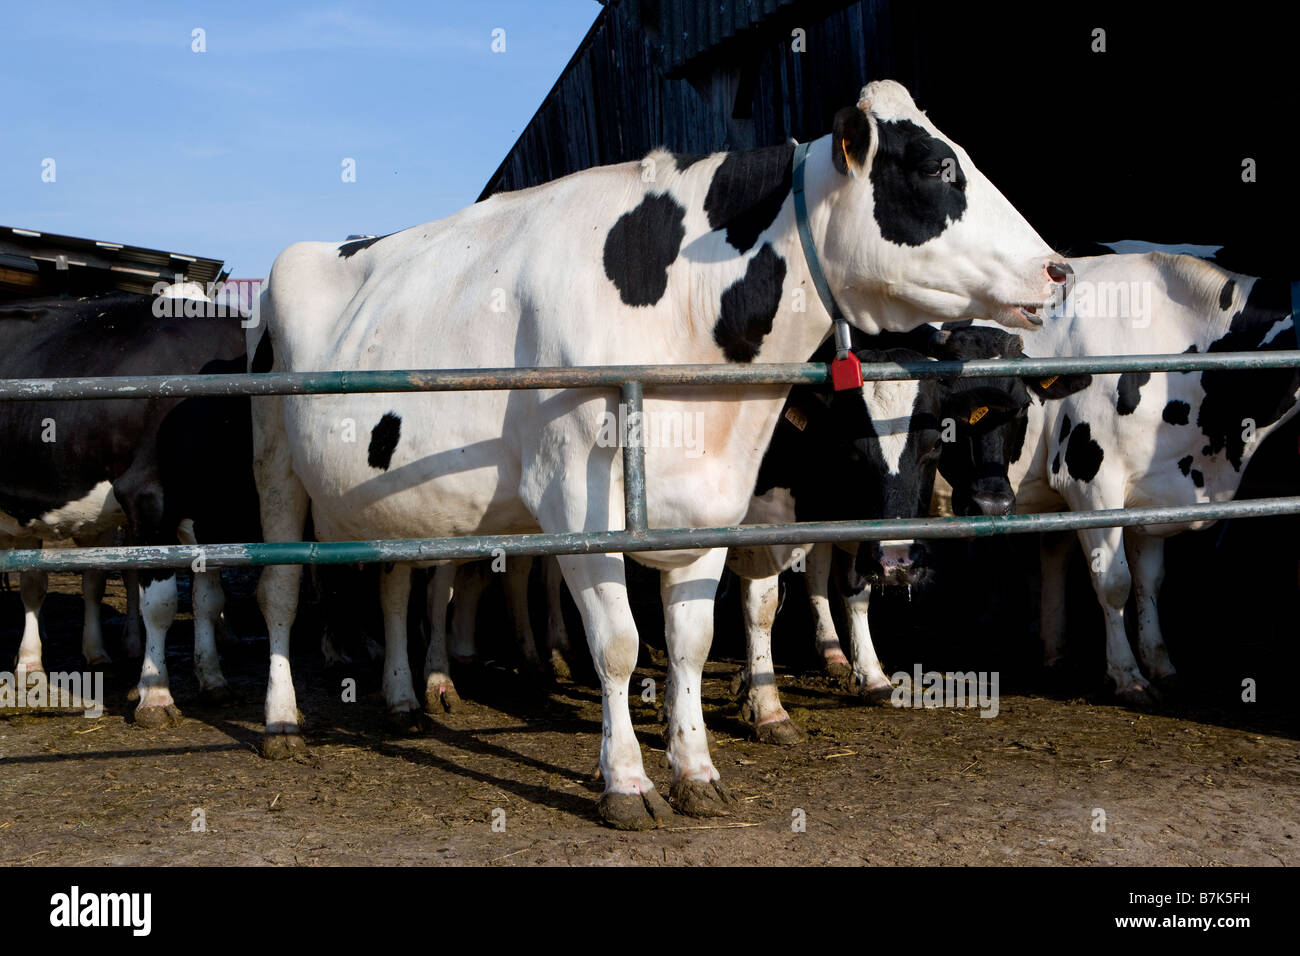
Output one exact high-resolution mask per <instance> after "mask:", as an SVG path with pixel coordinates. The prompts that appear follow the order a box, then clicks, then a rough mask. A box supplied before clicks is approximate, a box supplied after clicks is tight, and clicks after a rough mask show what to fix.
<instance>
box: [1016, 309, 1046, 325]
mask: <svg viewBox="0 0 1300 956" xmlns="http://www.w3.org/2000/svg"><path fill="white" fill-rule="evenodd" d="M1016 311H1017V312H1019V313H1020V314H1021V316H1023V317H1024V320H1025V321H1026V322H1028V323H1029V324H1030V325H1035V326H1037V325H1042V324H1043V319H1042V317H1041V316H1040V315H1039V314H1038V306H1036V305H1018V306H1016Z"/></svg>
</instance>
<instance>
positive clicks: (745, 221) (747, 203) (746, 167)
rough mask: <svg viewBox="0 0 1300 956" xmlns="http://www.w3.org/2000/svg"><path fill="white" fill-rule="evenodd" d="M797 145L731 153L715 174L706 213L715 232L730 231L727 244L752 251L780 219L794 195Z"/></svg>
mask: <svg viewBox="0 0 1300 956" xmlns="http://www.w3.org/2000/svg"><path fill="white" fill-rule="evenodd" d="M793 161H794V147H793V146H767V147H764V148H763V149H747V150H744V151H742V152H736V153H728V154H727V158H726V159H724V160H723V161H722V165H721V166H719V167H718V168H717V169H716V170H715V171H714V173H713V181H712V182H710V183H709V191H708V193H707V194H706V195H705V197H704V212H705V213H706V214H707V215H708V217H709V226H710V227H711V228H713V229H725V230H727V242H729V243H731V245H732V246H734V247H735V248H736V250H737V251H738V252H748V251H749V250H750V249H752V248H753V247H754V243H756V242H758V237H759V236H760V235H762V234H763V231H764V230H765V229H767V227H768V226H770V225H772V222H773V221H774V220H775V219H776V214H777V213H779V212H780V211H781V206H782V205H783V204H784V203H785V197H786V196H788V195H789V194H790V187H791V176H792V171H793V168H794V164H793Z"/></svg>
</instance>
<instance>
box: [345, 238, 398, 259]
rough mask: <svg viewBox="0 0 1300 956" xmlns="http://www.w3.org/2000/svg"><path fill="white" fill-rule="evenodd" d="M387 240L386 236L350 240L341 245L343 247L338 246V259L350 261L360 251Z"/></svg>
mask: <svg viewBox="0 0 1300 956" xmlns="http://www.w3.org/2000/svg"><path fill="white" fill-rule="evenodd" d="M388 235H389V236H391V235H392V233H391V232H390V233H389V234H388ZM387 238H388V236H371V237H370V238H369V239H352V240H350V241H348V242H345V243H343V245H341V246H339V258H340V259H351V258H352V257H353V256H355V255H356V254H357V253H358V252H360V251H361V250H362V249H369V248H370V247H371V246H373V245H374V244H375V243H376V242H378V241H379V240H380V239H387Z"/></svg>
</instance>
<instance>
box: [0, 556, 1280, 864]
mask: <svg viewBox="0 0 1300 956" xmlns="http://www.w3.org/2000/svg"><path fill="white" fill-rule="evenodd" d="M16 583H17V582H16V576H15V580H14V585H15V589H14V590H11V591H7V592H3V591H0V654H3V655H4V659H5V660H12V654H13V653H14V650H15V649H16V645H17V639H18V633H19V624H20V619H21V605H20V604H19V601H18V595H17V592H16ZM231 584H232V590H233V592H234V593H233V595H232V598H231V603H230V606H229V610H228V616H229V619H230V621H231V624H232V628H233V629H234V630H235V631H236V633H242V634H245V635H249V634H251V635H254V636H252V637H245V638H243V639H240V640H238V641H236V642H235V643H233V644H228V645H226V646H224V647H223V658H224V661H225V666H226V673H227V675H228V676H229V677H230V678H231V679H232V684H233V686H234V687H235V689H236V690H237V692H238V693H239V695H240V698H241V699H240V701H239V702H237V703H236V704H235V705H233V706H231V707H228V708H220V709H216V708H213V709H204V708H203V707H201V706H200V705H199V703H198V701H197V688H196V686H195V684H194V681H193V678H192V676H191V675H190V660H191V657H190V651H189V647H188V644H189V641H190V636H191V629H190V624H189V618H188V614H183V615H182V618H181V620H180V621H178V623H177V625H176V626H175V628H174V630H173V637H172V640H171V641H170V644H169V654H168V664H169V667H170V670H171V673H172V678H173V685H172V686H173V689H174V692H175V696H176V699H177V702H178V704H179V705H180V706H181V708H182V709H183V710H184V711H185V714H186V718H185V720H184V721H183V722H182V723H181V724H180V725H179V726H177V727H175V728H172V729H166V730H145V729H142V728H139V727H136V726H134V725H133V724H131V723H130V722H129V717H130V706H131V705H129V704H127V702H126V692H127V690H128V688H129V687H130V685H131V684H132V683H133V682H134V679H135V676H136V674H135V672H134V670H133V668H132V667H130V666H129V665H122V666H115V667H114V668H113V669H111V670H110V671H109V672H108V687H107V695H106V696H107V706H108V709H107V712H106V713H105V715H104V716H103V717H101V718H99V719H96V720H90V719H87V718H85V717H83V716H80V715H68V714H57V715H55V714H48V713H44V714H31V713H20V714H14V713H12V712H11V713H8V714H0V863H4V864H34V865H45V864H62V865H105V864H140V863H146V864H147V863H181V864H202V863H222V864H262V863H271V864H297V865H305V864H342V863H348V864H428V863H441V862H449V863H465V864H502V865H506V864H563V863H578V864H621V863H644V864H861V863H870V864H953V865H963V864H998V863H1014V864H1139V865H1142V864H1196V865H1204V864H1210V865H1233V864H1264V865H1274V864H1282V865H1296V864H1297V863H1300V822H1298V821H1297V807H1300V746H1298V745H1297V733H1296V724H1295V721H1294V718H1295V716H1296V708H1295V705H1294V704H1293V703H1292V702H1291V701H1290V699H1289V698H1288V699H1287V700H1286V701H1280V700H1278V699H1277V698H1278V697H1279V696H1280V695H1274V698H1275V699H1274V702H1273V703H1272V704H1269V703H1267V702H1259V703H1255V704H1243V703H1242V702H1240V700H1239V699H1238V696H1239V695H1238V694H1237V692H1236V686H1237V683H1238V682H1237V678H1236V676H1235V674H1229V675H1227V677H1226V678H1225V680H1223V681H1219V682H1218V683H1217V684H1216V683H1215V681H1213V680H1208V679H1207V678H1206V676H1205V672H1198V671H1197V670H1196V667H1195V666H1190V667H1189V668H1185V669H1184V673H1185V674H1186V673H1188V671H1189V670H1190V673H1191V675H1192V678H1193V686H1192V691H1193V693H1191V694H1190V695H1188V694H1186V693H1185V694H1184V695H1183V700H1182V701H1181V702H1174V703H1173V704H1171V706H1170V707H1169V708H1168V709H1167V710H1166V711H1165V712H1161V713H1139V712H1135V711H1130V710H1127V709H1124V708H1123V707H1121V706H1118V705H1116V704H1114V703H1112V702H1110V701H1109V700H1108V699H1107V698H1106V696H1105V694H1104V692H1103V689H1101V688H1098V687H1096V686H1094V684H1093V683H1092V682H1090V681H1088V680H1084V681H1082V682H1081V684H1080V686H1081V687H1082V693H1077V692H1076V691H1077V690H1078V688H1076V689H1073V690H1072V689H1067V690H1065V692H1063V693H1056V694H1054V695H1052V696H1046V695H1044V694H1042V693H1038V692H1036V690H1035V686H1034V682H1033V681H1032V680H1021V679H1020V678H1018V677H1017V676H1016V671H1015V668H1014V667H1011V668H1009V669H1008V670H1007V671H1005V673H1006V675H1007V676H1006V677H1005V678H1004V681H1003V689H1002V698H1001V705H1000V712H999V714H998V716H997V717H996V718H994V719H992V720H985V719H981V718H980V717H978V716H977V714H976V712H975V711H971V710H909V709H893V708H879V707H874V708H873V707H866V706H859V705H857V704H855V703H853V702H852V700H851V699H850V698H848V697H847V696H846V695H845V693H844V692H843V691H842V689H841V688H839V687H838V686H836V685H835V684H833V683H832V682H831V681H830V680H829V679H827V678H824V677H822V676H821V675H820V674H819V673H818V671H817V669H816V668H815V667H814V666H811V665H812V664H813V663H814V662H812V661H811V660H810V659H809V656H810V655H809V654H807V653H802V654H801V653H787V654H785V655H784V656H781V655H779V656H778V663H779V664H781V665H782V666H781V667H779V671H780V678H781V694H782V696H783V699H784V701H785V703H786V706H787V708H788V709H789V710H790V712H791V714H792V715H793V716H794V718H795V720H796V721H797V722H798V723H799V724H800V725H802V727H803V728H804V729H805V730H806V731H807V739H806V742H805V743H804V744H802V745H801V746H798V747H795V748H790V749H777V748H773V747H771V746H767V745H762V744H758V743H755V742H751V741H750V740H749V739H748V734H747V732H746V728H745V726H744V725H743V724H742V723H741V722H740V720H739V719H738V717H737V714H736V708H735V705H734V703H733V702H732V700H731V697H730V693H729V684H730V678H731V676H732V674H733V672H734V671H735V669H736V663H735V658H736V656H737V655H738V652H739V645H738V644H737V643H736V641H735V638H734V635H733V636H731V637H728V636H727V635H726V634H722V633H720V635H719V641H718V644H717V646H716V647H715V651H716V652H717V653H716V654H715V657H717V658H720V659H718V660H716V661H714V662H711V663H710V665H709V668H708V671H707V673H706V680H705V684H704V695H705V700H706V717H707V719H708V722H709V726H710V729H711V732H712V734H713V738H714V740H713V755H714V761H715V763H716V764H717V767H718V769H719V770H720V771H721V773H722V775H723V778H724V780H725V782H726V783H727V785H728V786H729V787H730V789H731V791H732V793H733V794H734V795H735V796H736V797H737V798H738V803H737V805H736V806H735V809H734V811H733V813H732V815H731V816H730V817H728V818H724V819H714V820H693V819H689V818H684V817H679V818H678V819H677V821H676V823H675V825H673V826H671V827H669V828H667V829H662V830H658V831H654V832H648V833H618V832H613V831H610V830H608V829H605V828H603V827H602V826H601V825H599V823H598V822H597V820H596V817H595V812H594V809H595V799H596V796H597V795H598V794H599V792H600V785H599V784H598V783H597V782H595V781H593V779H592V770H593V768H594V765H595V762H596V756H597V752H598V744H599V733H600V701H599V696H598V694H597V692H596V691H595V690H594V689H592V688H591V687H590V686H587V685H585V684H584V683H583V682H582V681H581V680H579V681H566V682H561V683H559V684H558V685H557V686H555V687H554V688H553V689H552V690H551V691H550V693H549V694H548V693H539V692H537V691H536V690H535V689H532V688H530V686H529V685H528V684H527V683H526V682H525V681H523V679H522V678H520V677H519V676H518V675H517V674H516V673H515V672H514V671H513V670H512V669H510V667H509V666H508V664H507V663H500V664H496V663H493V664H489V665H486V666H485V667H484V668H483V669H482V670H480V671H476V672H473V673H465V674H463V675H460V676H459V678H458V679H459V680H460V689H461V692H462V694H463V696H465V697H466V698H467V699H468V702H467V706H466V708H464V710H463V711H461V712H458V713H456V714H453V715H449V716H445V717H443V718H440V720H439V721H438V722H437V723H436V724H435V725H434V726H433V728H432V730H431V731H430V732H429V733H428V734H427V735H425V736H395V735H392V734H390V733H389V732H388V731H387V730H386V729H385V725H384V721H383V706H382V700H381V698H380V696H379V693H378V685H377V675H376V674H375V672H374V669H373V668H372V667H370V666H361V665H358V666H356V667H354V668H352V669H351V671H350V673H352V674H353V676H356V677H357V678H358V680H359V682H360V690H361V693H360V695H359V700H358V701H357V702H356V703H344V702H343V701H342V699H341V697H342V694H341V692H340V687H341V680H342V678H343V677H344V676H346V673H348V672H340V671H331V672H328V673H327V672H326V671H325V669H324V667H323V665H322V663H321V657H320V654H319V651H318V648H317V647H316V646H315V642H314V641H312V640H310V639H299V640H298V641H297V644H296V646H295V652H294V653H295V675H296V677H297V683H298V686H299V688H300V697H299V703H300V706H301V707H302V708H303V710H304V711H305V712H306V713H307V715H308V720H309V733H310V739H311V741H312V742H313V745H314V747H313V754H314V757H315V760H316V765H315V766H308V765H302V764H297V763H282V762H270V761H266V760H263V759H262V758H260V757H259V756H258V755H257V753H256V748H257V743H258V734H259V727H260V720H261V698H262V696H263V693H264V688H265V661H266V642H265V638H264V637H260V638H259V637H257V636H256V635H257V634H258V633H260V632H261V622H260V618H259V617H258V615H257V611H256V605H255V602H254V601H253V600H252V596H251V593H252V583H251V580H250V579H249V577H248V576H247V575H244V576H242V577H239V578H238V579H237V580H234V581H232V582H231ZM78 593H79V592H78V579H76V578H74V577H73V576H71V575H54V576H53V578H52V581H51V595H50V598H49V600H48V602H47V605H46V626H47V628H48V630H49V631H50V633H51V634H52V635H53V640H52V641H50V642H49V643H47V657H46V666H47V668H50V669H60V668H63V669H71V668H73V667H77V666H79V661H78V657H77V651H78V645H79V634H80V614H81V602H80V598H79V596H78ZM729 600H730V601H733V602H734V596H731V597H729V598H726V597H724V599H723V600H722V601H720V615H721V614H726V613H731V610H734V604H729V603H728V601H729ZM105 603H106V604H107V605H108V607H107V608H105V619H106V631H107V633H108V635H109V638H110V644H109V646H110V650H112V649H113V648H114V647H115V646H116V643H115V641H116V635H117V634H118V633H119V632H120V629H121V625H122V621H123V619H122V617H121V612H122V610H123V608H124V606H125V605H124V600H123V591H122V586H121V582H120V580H118V579H116V578H111V579H110V584H109V593H108V596H107V598H106V602H105ZM787 603H790V602H787ZM793 603H794V604H796V605H797V603H798V602H797V601H796V602H793ZM729 609H730V610H729ZM570 610H571V609H570ZM1169 613H1172V612H1167V614H1169ZM874 614H875V608H873V615H874ZM889 614H890V608H889V606H888V602H887V601H886V602H882V606H881V615H882V619H886V620H887V619H888V616H889ZM1172 616H1173V617H1174V618H1175V619H1178V615H1177V614H1176V613H1172ZM313 626H314V625H313V622H312V620H311V615H310V614H305V616H304V618H303V628H302V629H303V630H305V631H310V629H311V628H312V627H313ZM486 626H488V627H498V628H499V627H500V626H501V624H500V622H499V621H496V622H494V621H493V620H492V619H491V616H490V615H489V617H488V620H487V623H486ZM653 626H654V624H653V622H652V621H650V622H647V623H646V625H645V627H646V630H647V632H650V631H651V630H652V629H653ZM799 626H800V624H799V621H798V619H797V616H796V620H795V623H794V624H793V625H791V626H790V627H792V628H795V629H797V628H798V627H799ZM873 626H874V618H873ZM1207 626H1209V625H1208V623H1207ZM918 633H919V632H918ZM778 637H780V632H778ZM1266 638H1267V635H1265V639H1266ZM782 640H783V642H784V644H786V645H789V644H791V643H793V644H796V645H798V644H799V642H798V641H793V642H792V641H791V640H790V639H789V638H784V639H782ZM900 640H903V641H906V642H910V643H907V644H906V645H900V643H899V641H892V642H891V641H889V640H885V639H883V638H882V639H879V640H878V644H879V645H880V650H881V654H882V657H883V658H884V660H885V663H886V666H887V668H890V669H892V667H891V665H892V666H893V667H898V666H900V665H901V666H902V667H904V668H907V667H910V663H907V664H904V663H903V661H908V662H910V661H911V660H919V661H921V662H922V663H924V664H925V665H926V667H927V669H928V668H929V667H930V666H931V665H930V663H929V661H930V660H935V661H936V662H938V663H939V664H941V665H942V664H943V662H944V661H945V659H946V660H949V661H952V662H953V666H963V667H967V666H981V665H980V664H979V663H978V662H972V660H970V659H968V658H967V657H966V656H964V655H961V654H957V655H956V656H954V655H953V653H952V642H951V640H950V641H949V642H948V644H946V645H935V646H931V647H928V648H927V652H928V653H930V654H931V655H932V656H931V657H930V658H926V657H921V656H919V655H915V654H912V653H911V652H910V651H911V650H912V649H915V646H916V644H915V641H916V640H917V634H908V635H905V636H904V637H903V638H901V639H900ZM1015 643H1016V642H1013V644H1015ZM1172 645H1173V641H1172V639H1171V646H1172ZM780 646H781V644H778V647H780ZM1017 646H1018V644H1017ZM945 648H946V649H945ZM1247 649H1248V650H1249V648H1247ZM1258 650H1260V651H1261V653H1263V652H1267V651H1268V647H1267V646H1264V647H1262V648H1259V649H1258ZM1178 653H1179V652H1178V650H1177V648H1175V655H1176V659H1177V655H1178ZM1208 653H1209V654H1211V655H1213V654H1214V653H1215V651H1214V649H1213V648H1210V649H1209V651H1208ZM933 655H939V656H938V657H934V656H933ZM944 655H947V657H946V658H945V656H944ZM1183 655H1184V657H1186V658H1187V661H1188V664H1189V665H1194V664H1195V663H1196V661H1197V658H1196V656H1195V655H1193V654H1191V653H1190V650H1189V649H1188V647H1187V646H1186V642H1184V647H1183ZM1011 656H1012V657H1015V655H1014V654H1013V655H1011ZM728 657H731V659H730V660H728V659H727V658H728ZM1095 657H1096V654H1095V653H1094V654H1093V655H1092V656H1090V657H1087V658H1086V659H1087V660H1088V662H1089V668H1088V669H1089V670H1091V665H1092V663H1094V662H1095ZM660 659H661V658H660ZM994 659H995V663H996V655H994ZM1261 659H1264V658H1261ZM1204 663H1206V664H1207V668H1208V672H1212V671H1213V670H1214V667H1213V657H1212V656H1211V657H1210V658H1208V659H1207V660H1206V661H1205V662H1204ZM642 665H643V666H642V667H641V669H639V670H638V671H637V675H636V678H635V680H634V684H635V685H636V686H638V687H639V686H640V685H641V679H642V678H643V677H650V678H652V679H654V680H655V681H657V682H658V686H659V687H662V686H663V679H664V674H663V668H662V667H661V666H657V665H656V664H655V663H654V659H653V657H652V655H651V654H650V653H649V652H648V650H647V651H646V652H645V653H643V655H642ZM982 666H989V665H988V664H987V663H985V664H983V665H982ZM579 678H581V672H579ZM1266 686H1271V687H1274V688H1276V687H1277V682H1274V683H1273V684H1272V685H1266ZM304 691H305V692H304ZM1189 696H1190V698H1191V700H1190V701H1189V700H1188V697H1189ZM633 719H634V720H635V721H636V724H637V731H638V734H639V736H640V739H641V740H642V742H643V746H644V748H645V751H646V761H647V770H648V772H649V774H650V776H651V777H652V779H654V780H655V781H656V783H657V784H658V785H659V786H660V787H661V788H664V789H665V790H666V787H667V784H668V782H669V775H668V771H667V768H666V767H665V766H664V764H663V753H662V750H660V749H658V748H661V747H662V738H661V734H662V724H661V723H660V713H659V712H658V710H657V709H656V707H655V706H654V705H653V704H650V703H642V702H640V700H639V699H638V698H635V697H634V709H633ZM498 808H500V809H501V810H503V811H504V818H502V817H501V815H500V814H496V817H497V819H498V821H500V820H501V819H504V824H505V827H504V832H499V831H498V830H494V829H493V826H492V823H493V819H494V811H495V810H497V809H498ZM196 811H202V813H201V815H200V814H198V813H197V812H196ZM799 811H803V814H804V816H805V818H806V829H805V831H804V832H795V830H794V829H793V828H792V824H793V823H794V821H795V819H796V818H797V817H798V815H799ZM1098 811H1103V812H1104V819H1105V828H1104V832H1102V831H1101V830H1100V828H1099V826H1098V821H1099V820H1100V819H1101V817H1100V815H1099V813H1098ZM200 816H201V817H202V819H203V821H204V822H205V823H206V831H200V832H194V830H193V829H192V827H193V826H194V825H195V822H196V821H197V820H198V819H199V817H200Z"/></svg>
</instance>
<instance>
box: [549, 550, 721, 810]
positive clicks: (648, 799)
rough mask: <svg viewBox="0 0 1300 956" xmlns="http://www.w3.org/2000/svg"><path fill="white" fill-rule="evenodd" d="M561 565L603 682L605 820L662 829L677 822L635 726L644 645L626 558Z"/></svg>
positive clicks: (566, 559) (567, 560)
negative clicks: (650, 773) (632, 688)
mask: <svg viewBox="0 0 1300 956" xmlns="http://www.w3.org/2000/svg"><path fill="white" fill-rule="evenodd" d="M559 561H560V567H561V568H562V569H563V571H564V578H565V580H566V581H567V582H568V584H569V590H570V591H571V592H572V593H573V596H574V599H575V600H576V601H577V604H578V610H579V611H580V612H581V613H582V623H583V626H584V627H585V628H586V632H587V646H588V647H589V648H590V649H591V660H592V663H593V664H594V665H595V668H596V677H597V679H599V681H600V689H601V730H602V733H601V743H600V771H601V775H602V777H603V778H604V780H605V792H604V793H603V794H601V797H600V804H599V811H600V816H601V818H602V819H603V820H605V822H606V823H609V824H610V825H611V826H613V827H616V828H618V829H620V830H645V829H649V828H651V827H655V826H659V825H660V824H661V823H662V822H664V821H667V820H669V819H671V818H672V810H671V809H669V807H668V804H667V802H665V800H664V798H663V797H661V796H660V795H659V792H658V791H657V790H655V786H654V784H653V783H652V782H651V781H650V778H649V777H647V776H646V775H645V767H644V765H643V764H642V762H641V747H640V745H639V744H638V743H637V739H636V732H635V731H634V730H633V728H632V714H631V710H630V709H629V707H628V692H629V687H628V685H629V683H630V682H631V679H632V671H633V670H634V669H635V668H636V659H637V651H638V648H639V642H638V640H637V631H636V622H635V621H634V620H633V619H632V608H631V606H630V605H629V604H628V599H627V582H626V578H625V577H624V567H623V556H622V555H619V554H608V555H563V556H561V557H560V558H559ZM715 585H716V581H715Z"/></svg>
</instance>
